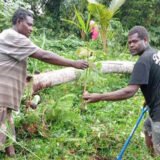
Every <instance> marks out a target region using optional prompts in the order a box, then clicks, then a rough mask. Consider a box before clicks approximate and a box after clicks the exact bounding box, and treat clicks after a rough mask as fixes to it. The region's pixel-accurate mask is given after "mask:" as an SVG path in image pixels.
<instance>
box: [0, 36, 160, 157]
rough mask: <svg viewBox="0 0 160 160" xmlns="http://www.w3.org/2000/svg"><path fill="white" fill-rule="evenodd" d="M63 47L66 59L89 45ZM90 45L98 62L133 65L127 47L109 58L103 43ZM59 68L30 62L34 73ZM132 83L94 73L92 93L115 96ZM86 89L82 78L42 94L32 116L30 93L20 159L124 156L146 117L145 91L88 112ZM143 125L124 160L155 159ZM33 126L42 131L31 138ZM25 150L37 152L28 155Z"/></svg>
mask: <svg viewBox="0 0 160 160" xmlns="http://www.w3.org/2000/svg"><path fill="white" fill-rule="evenodd" d="M40 41H41V40H40ZM49 42H50V43H49V44H46V45H45V48H47V49H50V50H53V48H54V46H55V45H56V44H57V41H54V40H53V41H51V40H50V41H49ZM58 42H59V43H60V42H61V43H60V44H61V45H59V47H58V49H57V50H56V49H55V52H57V51H58V50H60V52H59V54H60V55H62V56H65V57H67V58H73V59H77V58H78V57H76V55H75V51H76V49H77V48H78V46H79V45H82V46H83V45H84V42H82V41H80V40H79V39H77V38H76V37H71V38H68V39H67V40H59V41H58ZM50 44H52V46H50ZM54 44H55V45H54ZM67 45H68V46H67ZM89 45H90V47H91V49H96V48H97V56H96V61H99V60H110V59H112V60H131V56H130V55H129V54H128V51H127V50H126V47H120V48H119V51H117V53H115V52H114V51H115V50H114V49H113V48H114V47H113V46H112V47H111V48H110V53H108V54H103V53H102V52H101V51H100V49H101V48H100V46H99V42H98V43H97V46H95V45H96V44H95V42H90V44H89ZM55 48H56V47H55ZM123 51H125V52H123ZM118 52H119V53H121V54H118ZM59 68H61V67H56V66H52V65H48V64H45V63H43V62H39V61H37V60H29V63H28V73H29V74H34V72H35V71H40V72H42V71H46V70H52V69H59ZM128 81H129V75H119V74H108V75H103V77H100V76H99V75H97V74H96V73H92V72H91V74H90V78H89V79H88V87H87V90H88V91H89V92H98V93H104V92H109V91H113V90H117V89H120V88H122V87H125V86H126V85H127V83H128ZM83 87H84V79H83V75H82V78H80V79H79V80H78V81H75V82H70V83H67V84H63V85H59V86H55V87H52V88H47V89H44V90H42V91H40V92H39V94H40V97H41V101H40V104H39V105H38V107H37V109H36V110H32V109H31V110H30V111H27V112H26V110H25V105H24V100H25V99H26V97H27V96H28V95H27V94H28V93H27V92H25V93H24V96H23V99H22V104H21V112H20V113H19V114H18V115H16V116H15V125H16V132H17V142H19V143H21V146H20V145H18V144H15V148H16V152H17V159H18V160H36V159H38V158H36V157H35V156H34V155H33V154H32V153H31V152H33V153H34V154H36V155H37V156H38V157H39V159H42V160H52V159H55V160H63V159H64V160H93V159H98V158H99V159H105V158H106V159H107V160H114V159H115V158H116V157H117V156H118V154H119V152H120V151H121V149H122V146H123V144H124V143H125V141H126V139H127V138H128V136H129V134H130V133H131V131H132V129H133V127H134V125H135V123H136V121H137V119H138V117H139V115H140V113H141V107H142V104H143V97H142V95H141V92H138V93H137V94H136V96H134V97H133V98H131V99H128V100H124V101H118V102H99V103H94V104H87V106H86V112H82V111H81V109H80V106H81V104H82V94H83ZM146 116H147V115H145V117H146ZM143 120H144V119H143ZM143 120H142V122H141V123H140V126H139V127H138V129H137V130H136V133H135V134H134V136H133V138H132V140H131V142H130V144H129V146H128V147H127V149H126V151H125V153H124V156H123V159H124V160H135V159H136V160H146V159H147V160H153V158H152V157H150V154H149V152H148V150H147V148H146V145H145V143H144V137H143V136H142V128H143ZM33 122H36V123H37V131H38V132H37V133H36V134H32V133H28V132H26V131H25V130H24V128H23V126H24V124H26V123H33ZM24 146H25V148H27V149H28V150H30V151H31V152H30V151H27V150H26V149H25V148H24ZM5 157H6V155H5V154H3V153H2V154H0V159H4V158H5ZM155 159H156V158H154V160H155ZM157 160H158V158H157Z"/></svg>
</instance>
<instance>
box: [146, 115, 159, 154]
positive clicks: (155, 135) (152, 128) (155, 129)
mask: <svg viewBox="0 0 160 160" xmlns="http://www.w3.org/2000/svg"><path fill="white" fill-rule="evenodd" d="M143 130H144V134H147V135H148V136H151V137H152V143H153V148H154V152H155V154H156V155H159V156H160V122H153V121H152V119H151V118H150V117H149V116H148V117H147V118H146V120H145V121H144V127H143Z"/></svg>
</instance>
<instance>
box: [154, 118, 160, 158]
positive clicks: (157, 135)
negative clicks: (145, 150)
mask: <svg viewBox="0 0 160 160" xmlns="http://www.w3.org/2000/svg"><path fill="white" fill-rule="evenodd" d="M152 142H153V148H154V152H155V154H156V155H158V156H160V122H153V121H152Z"/></svg>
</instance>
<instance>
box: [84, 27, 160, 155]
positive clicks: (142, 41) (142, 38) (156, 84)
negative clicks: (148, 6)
mask: <svg viewBox="0 0 160 160" xmlns="http://www.w3.org/2000/svg"><path fill="white" fill-rule="evenodd" d="M128 44H129V50H130V52H131V54H132V55H133V56H136V55H139V56H140V57H139V59H138V61H137V62H136V64H135V66H134V69H133V72H132V75H131V79H130V82H129V84H128V86H127V87H125V88H123V89H120V90H117V91H113V92H110V93H104V94H97V93H93V94H89V93H88V92H86V93H85V94H84V96H83V98H84V99H85V100H86V101H87V103H93V102H98V101H117V100H123V99H128V98H130V97H132V96H134V95H135V93H136V92H137V91H138V89H139V88H140V89H141V91H142V93H143V95H144V97H145V101H146V104H147V105H148V106H149V108H150V111H149V117H147V119H146V120H145V122H144V133H145V139H146V144H147V146H148V147H149V148H150V150H151V153H152V155H154V153H155V154H156V155H159V156H160V52H158V50H155V49H152V48H151V47H150V45H149V36H148V32H147V30H146V29H145V28H144V27H143V26H135V27H133V28H132V29H131V30H130V32H129V35H128Z"/></svg>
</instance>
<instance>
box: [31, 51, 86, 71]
mask: <svg viewBox="0 0 160 160" xmlns="http://www.w3.org/2000/svg"><path fill="white" fill-rule="evenodd" d="M30 57H32V58H36V59H38V60H40V61H43V62H46V63H50V64H54V65H59V66H67V67H74V68H77V69H85V68H87V67H88V66H89V64H88V62H87V61H84V60H76V61H74V60H70V59H66V58H63V57H61V56H58V55H57V54H55V53H51V52H49V51H44V50H42V49H39V50H38V51H37V52H35V53H33V54H32V55H31V56H30Z"/></svg>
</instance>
